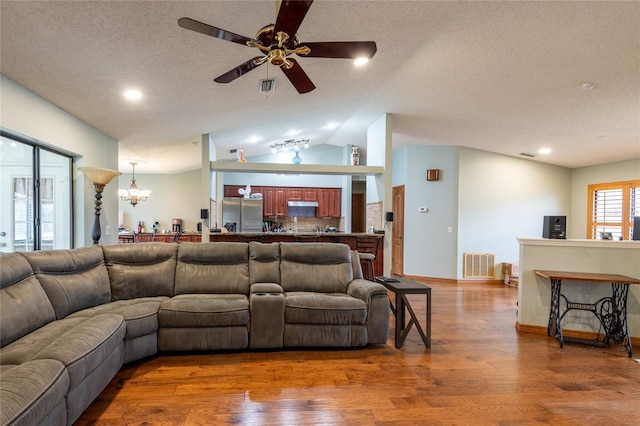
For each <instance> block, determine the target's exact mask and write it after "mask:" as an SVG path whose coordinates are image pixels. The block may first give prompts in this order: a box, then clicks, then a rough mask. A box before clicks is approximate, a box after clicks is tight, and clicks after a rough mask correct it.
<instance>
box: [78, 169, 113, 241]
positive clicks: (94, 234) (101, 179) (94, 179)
mask: <svg viewBox="0 0 640 426" xmlns="http://www.w3.org/2000/svg"><path fill="white" fill-rule="evenodd" d="M78 170H79V171H81V172H82V173H84V175H85V176H86V177H87V178H88V179H89V180H90V181H91V183H93V186H94V187H95V189H96V201H95V205H96V206H95V219H94V220H93V228H91V238H93V245H98V241H100V235H101V231H100V210H101V209H102V190H104V187H105V185H106V184H108V183H109V182H111V179H113V178H114V177H116V176H120V175H121V174H122V173H120V172H119V171H116V170H110V169H101V168H98V167H78Z"/></svg>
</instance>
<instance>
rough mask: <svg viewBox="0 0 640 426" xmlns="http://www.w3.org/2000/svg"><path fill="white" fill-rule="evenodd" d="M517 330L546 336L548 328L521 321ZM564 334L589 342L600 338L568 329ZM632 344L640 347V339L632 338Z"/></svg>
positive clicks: (589, 333)
mask: <svg viewBox="0 0 640 426" xmlns="http://www.w3.org/2000/svg"><path fill="white" fill-rule="evenodd" d="M516 330H517V331H518V332H522V333H532V334H543V335H545V336H546V335H547V327H545V326H540V325H531V324H521V323H520V322H519V321H516ZM562 334H563V335H564V336H566V337H575V338H579V339H587V340H595V338H596V337H597V336H598V335H597V334H596V333H594V332H592V331H583V330H570V329H566V328H563V329H562ZM631 344H632V345H633V346H638V345H640V337H631Z"/></svg>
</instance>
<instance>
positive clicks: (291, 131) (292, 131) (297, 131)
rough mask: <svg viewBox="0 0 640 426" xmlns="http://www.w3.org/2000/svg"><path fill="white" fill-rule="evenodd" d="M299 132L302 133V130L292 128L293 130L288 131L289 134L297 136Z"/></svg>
mask: <svg viewBox="0 0 640 426" xmlns="http://www.w3.org/2000/svg"><path fill="white" fill-rule="evenodd" d="M298 133H300V130H295V129H291V130H289V131H288V132H287V135H289V136H295V135H297V134H298Z"/></svg>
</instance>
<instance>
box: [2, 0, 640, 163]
mask: <svg viewBox="0 0 640 426" xmlns="http://www.w3.org/2000/svg"><path fill="white" fill-rule="evenodd" d="M0 7H1V10H0V12H1V14H0V18H1V45H0V55H1V57H0V59H1V62H0V66H1V71H2V74H3V75H5V76H6V77H8V78H10V79H11V80H14V81H15V82H17V83H19V84H21V85H22V86H24V87H26V88H27V89H29V90H31V91H33V92H34V93H36V94H38V95H39V96H41V97H42V98H44V99H46V100H48V101H50V102H52V103H54V104H55V105H57V106H59V107H60V108H62V109H64V110H66V111H68V112H69V113H71V114H73V115H75V116H76V117H78V118H80V119H81V120H83V121H85V122H87V123H89V124H90V125H92V126H93V127H95V128H97V129H99V130H101V131H102V132H104V133H105V134H107V135H109V136H110V137H112V138H113V139H115V140H117V141H118V143H119V160H120V161H119V168H120V170H121V171H123V172H128V171H129V170H130V166H129V164H128V163H129V162H130V161H138V162H140V164H139V165H138V166H137V167H136V171H138V172H142V173H144V172H154V173H175V172H180V171H186V170H193V169H197V168H200V165H201V160H200V152H201V151H200V150H201V148H200V135H202V134H207V133H208V134H211V135H212V137H213V139H214V142H215V144H216V146H217V150H218V151H217V156H218V159H227V158H234V156H233V154H230V153H229V151H230V150H231V149H236V148H240V147H244V148H245V155H246V156H248V157H251V156H252V155H257V154H263V153H266V152H268V150H269V145H270V144H272V143H274V142H282V141H284V140H286V139H290V138H291V136H290V134H289V133H288V132H289V131H290V130H297V131H299V133H298V134H297V135H296V136H295V137H296V138H309V139H310V140H311V143H312V144H313V145H317V144H325V143H326V144H333V145H338V146H342V145H345V144H352V145H356V146H359V147H361V148H362V150H364V149H365V148H366V130H367V126H368V125H369V124H371V123H372V122H373V121H374V120H375V119H377V118H378V117H379V116H380V115H382V114H383V113H391V114H393V117H394V118H393V148H394V149H397V148H399V147H402V146H405V145H408V144H422V145H459V146H467V147H472V148H477V149H481V150H486V151H491V152H496V153H501V154H505V155H509V156H515V157H521V158H529V157H522V156H521V153H527V154H532V155H534V156H535V157H534V158H531V160H532V161H541V162H545V163H550V164H555V165H560V166H565V167H570V168H575V167H582V166H588V165H593V164H600V163H608V162H614V161H620V160H625V159H631V158H640V3H639V2H618V1H611V2H609V1H604V2H581V1H574V2H571V1H570V2H555V1H546V2H537V1H532V2H527V1H523V2H520V1H518V2H506V1H497V2H486V1H462V2H456V1H445V2H440V1H413V2H410V1H382V0H380V1H328V0H316V1H315V2H314V3H313V5H312V6H311V9H310V10H309V13H308V14H307V16H306V18H305V20H304V21H303V23H302V25H301V27H300V29H299V31H298V34H299V37H300V39H301V40H302V41H314V42H315V41H352V40H373V41H375V42H376V43H377V46H378V51H377V53H376V55H375V56H374V57H373V59H372V60H371V61H370V62H369V63H368V64H367V65H366V66H364V67H354V65H353V64H352V61H350V60H345V59H320V58H304V57H296V60H297V61H298V63H299V64H300V65H301V66H302V67H303V68H304V70H305V71H306V73H307V74H308V75H309V77H310V78H311V80H313V82H314V83H315V85H316V87H317V89H316V90H314V91H312V92H310V93H308V94H303V95H300V94H298V93H297V92H296V91H295V89H294V88H293V87H292V86H291V84H290V83H289V81H288V80H287V79H286V77H285V76H284V74H283V73H282V71H281V70H279V69H276V68H275V67H274V66H272V65H263V66H262V67H259V68H257V69H256V70H253V71H251V72H250V73H247V74H246V75H244V76H242V77H240V78H238V79H237V80H235V81H233V82H231V83H228V84H218V83H214V82H213V79H214V78H215V77H217V76H218V75H220V74H222V73H224V72H226V71H229V70H230V69H232V68H234V67H235V66H237V65H239V64H241V63H243V62H245V61H246V60H248V59H250V58H252V57H254V56H259V52H258V51H257V50H256V49H254V48H249V47H245V46H241V45H239V44H235V43H229V42H227V41H223V40H220V39H216V38H212V37H207V36H204V35H202V34H198V33H195V32H192V31H188V30H185V29H182V28H180V27H179V26H178V24H177V20H178V19H179V18H181V17H189V18H192V19H195V20H198V21H202V22H205V23H208V24H211V25H214V26H217V27H219V28H223V29H225V30H229V31H232V32H235V33H237V34H241V35H244V36H247V37H254V36H255V34H256V32H257V31H258V30H259V29H260V28H261V27H263V26H264V25H266V24H269V23H273V22H274V20H275V16H276V3H275V1H4V0H3V1H2V2H1V3H0ZM274 76H275V77H276V78H277V82H276V90H275V91H274V92H272V93H271V94H270V95H269V96H268V97H267V96H265V94H261V93H258V81H259V80H260V79H262V78H266V77H274ZM584 83H594V84H595V88H593V89H591V90H584V89H583V88H582V85H583V84H584ZM130 87H135V88H138V89H140V90H141V91H142V92H143V98H142V100H140V101H139V102H137V103H130V102H128V101H126V100H125V99H124V98H123V96H122V93H123V92H124V90H125V89H127V88H130ZM330 122H333V123H337V126H336V127H335V128H332V129H330V128H328V127H327V124H328V123H330ZM543 147H548V148H550V149H551V150H552V152H551V153H550V154H548V155H538V154H537V150H538V149H539V148H543Z"/></svg>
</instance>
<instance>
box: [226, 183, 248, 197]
mask: <svg viewBox="0 0 640 426" xmlns="http://www.w3.org/2000/svg"><path fill="white" fill-rule="evenodd" d="M240 188H243V189H244V188H245V186H244V185H225V186H224V196H225V197H242V195H240V193H239V192H238V189H240Z"/></svg>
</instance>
